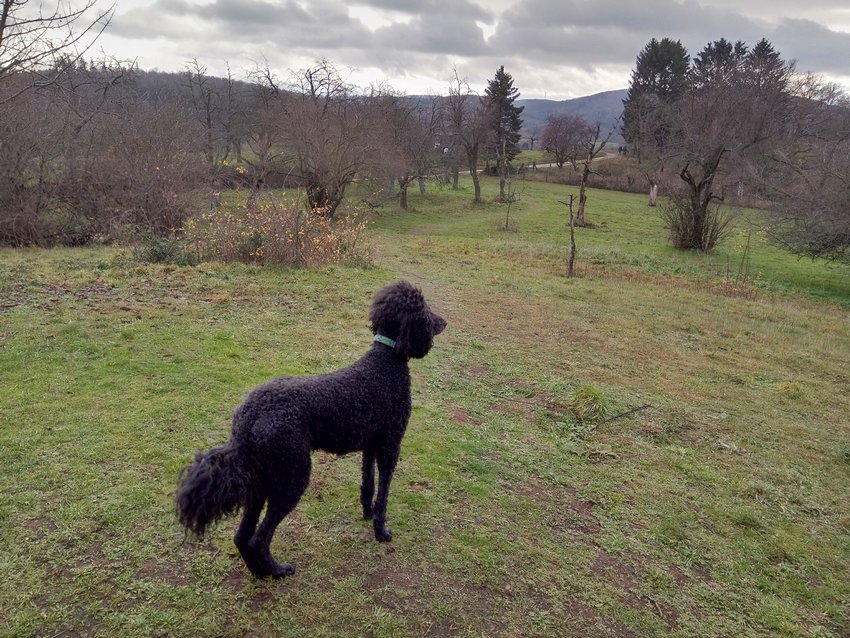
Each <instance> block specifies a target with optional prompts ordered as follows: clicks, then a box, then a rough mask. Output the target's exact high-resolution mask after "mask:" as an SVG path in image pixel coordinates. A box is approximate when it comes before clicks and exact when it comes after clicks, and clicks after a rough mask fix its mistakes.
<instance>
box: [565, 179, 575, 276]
mask: <svg viewBox="0 0 850 638" xmlns="http://www.w3.org/2000/svg"><path fill="white" fill-rule="evenodd" d="M573 197H574V195H570V204H569V206H570V258H569V261H568V263H567V277H574V276H575V261H576V225H575V218H574V217H573Z"/></svg>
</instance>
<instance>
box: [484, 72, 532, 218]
mask: <svg viewBox="0 0 850 638" xmlns="http://www.w3.org/2000/svg"><path fill="white" fill-rule="evenodd" d="M484 92H485V93H486V94H487V99H488V100H489V102H490V106H491V109H492V113H493V144H494V146H495V152H496V161H497V165H498V168H499V200H500V201H506V200H507V196H506V194H505V181H506V179H507V173H508V162H510V161H511V160H512V159H513V158H514V157H516V155H517V153H519V146H518V143H519V138H520V133H519V132H520V129H521V128H522V118H521V117H520V114H521V113H522V111H523V109H524V108H525V107H523V106H514V102H515V101H516V99H517V98H518V97H519V90H518V89H517V88H516V87H515V86H514V79H513V77H511V74H510V73H506V72H505V67H504V66H500V67H499V68H498V70H497V71H496V75H495V76H494V77H493V79H492V80H490V82H488V84H487V88H486V89H485V91H484Z"/></svg>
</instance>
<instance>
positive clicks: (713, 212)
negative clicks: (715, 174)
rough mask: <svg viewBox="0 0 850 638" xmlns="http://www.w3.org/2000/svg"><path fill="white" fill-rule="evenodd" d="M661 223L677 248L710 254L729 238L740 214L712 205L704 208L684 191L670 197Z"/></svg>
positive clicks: (662, 211) (661, 210)
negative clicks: (734, 222)
mask: <svg viewBox="0 0 850 638" xmlns="http://www.w3.org/2000/svg"><path fill="white" fill-rule="evenodd" d="M660 213H661V220H662V222H663V223H664V226H665V227H666V228H667V229H668V230H669V231H670V243H672V244H673V246H674V247H675V248H682V249H697V250H701V251H703V252H710V251H711V250H713V249H714V247H715V246H717V244H719V243H720V242H721V241H723V240H724V239H725V238H726V237H728V236H729V233H730V232H731V231H732V222H733V221H734V220H735V217H736V216H737V211H736V210H735V209H731V208H728V207H723V206H718V205H712V204H709V205H708V206H705V207H703V206H700V205H698V204H695V203H694V202H693V200H692V199H691V198H690V197H689V196H688V195H687V194H686V193H683V192H677V193H673V194H671V195H670V197H669V198H668V199H667V200H665V201H664V203H662V204H661V206H660Z"/></svg>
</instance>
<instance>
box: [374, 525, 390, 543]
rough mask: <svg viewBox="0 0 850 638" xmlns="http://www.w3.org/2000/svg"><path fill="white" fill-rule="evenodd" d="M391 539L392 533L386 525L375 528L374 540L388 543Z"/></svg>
mask: <svg viewBox="0 0 850 638" xmlns="http://www.w3.org/2000/svg"><path fill="white" fill-rule="evenodd" d="M392 539H393V533H392V532H391V531H390V528H389V527H387V526H386V525H384V526H383V527H376V528H375V540H376V541H378V542H379V543H389V542H390V541H391V540H392Z"/></svg>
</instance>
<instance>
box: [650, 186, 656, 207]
mask: <svg viewBox="0 0 850 638" xmlns="http://www.w3.org/2000/svg"><path fill="white" fill-rule="evenodd" d="M657 203H658V184H657V183H656V182H654V181H650V182H649V205H650V206H655V205H656V204H657Z"/></svg>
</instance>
